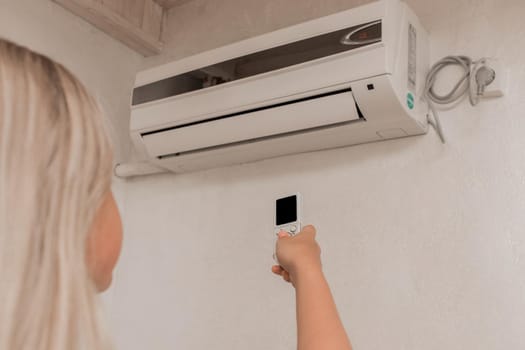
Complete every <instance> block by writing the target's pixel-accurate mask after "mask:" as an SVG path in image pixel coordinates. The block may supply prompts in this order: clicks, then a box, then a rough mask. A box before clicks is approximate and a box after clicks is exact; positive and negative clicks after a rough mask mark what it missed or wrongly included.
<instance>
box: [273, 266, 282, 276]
mask: <svg viewBox="0 0 525 350" xmlns="http://www.w3.org/2000/svg"><path fill="white" fill-rule="evenodd" d="M283 271H284V270H283V268H282V267H280V266H279V265H274V266H272V272H273V273H275V274H276V275H281V274H282V272H283Z"/></svg>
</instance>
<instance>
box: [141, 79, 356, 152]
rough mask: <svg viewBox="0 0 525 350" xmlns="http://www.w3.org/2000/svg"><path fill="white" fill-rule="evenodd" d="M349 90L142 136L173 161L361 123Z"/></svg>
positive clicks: (150, 149) (147, 144) (153, 149)
mask: <svg viewBox="0 0 525 350" xmlns="http://www.w3.org/2000/svg"><path fill="white" fill-rule="evenodd" d="M359 120H360V116H359V113H358V110H357V107H356V102H355V100H354V98H353V95H352V92H351V91H349V89H345V90H343V91H339V92H336V93H330V94H326V96H317V97H316V98H311V99H306V100H304V99H301V100H299V101H295V102H291V103H286V104H281V105H278V106H273V107H271V108H262V109H259V110H255V111H247V112H246V113H239V114H233V115H226V116H221V117H219V118H213V119H211V120H205V121H201V122H198V123H193V124H189V125H182V126H178V127H174V128H167V129H161V130H158V131H153V132H147V133H144V134H143V135H142V139H143V142H144V145H145V147H146V150H147V152H148V153H149V155H150V156H152V157H169V156H172V155H180V154H185V153H190V152H199V151H202V150H209V149H210V148H217V147H224V146H226V145H232V144H238V143H240V142H250V141H251V140H254V139H257V140H261V139H264V138H268V137H272V136H281V135H285V134H291V133H295V132H304V131H308V130H313V129H316V128H323V127H327V126H331V125H340V124H342V123H348V122H353V121H359Z"/></svg>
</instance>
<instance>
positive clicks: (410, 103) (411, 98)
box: [407, 92, 414, 109]
mask: <svg viewBox="0 0 525 350" xmlns="http://www.w3.org/2000/svg"><path fill="white" fill-rule="evenodd" d="M407 106H408V108H410V109H414V95H413V94H412V93H411V92H409V93H408V94H407Z"/></svg>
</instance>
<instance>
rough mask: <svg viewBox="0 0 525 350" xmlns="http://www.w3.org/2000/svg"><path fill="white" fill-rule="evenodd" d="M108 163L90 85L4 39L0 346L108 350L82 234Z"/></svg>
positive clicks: (103, 188) (0, 349)
mask: <svg viewBox="0 0 525 350" xmlns="http://www.w3.org/2000/svg"><path fill="white" fill-rule="evenodd" d="M111 169H112V151H111V147H110V144H109V142H108V138H107V136H106V132H105V126H104V121H103V116H102V114H101V112H100V109H99V108H98V105H97V103H96V102H95V101H94V99H93V98H92V97H91V96H90V95H89V94H88V92H87V91H86V89H85V87H84V86H83V85H82V84H81V83H80V82H79V81H78V80H77V79H76V78H75V77H74V76H73V75H72V74H71V73H70V72H69V71H68V70H66V69H65V68H64V67H63V66H61V65H59V64H57V63H55V62H53V61H52V60H50V59H49V58H47V57H44V56H42V55H39V54H37V53H34V52H32V51H30V50H28V49H26V48H22V47H20V46H17V45H15V44H13V43H10V42H7V41H5V40H2V39H0V350H51V349H53V350H65V349H67V350H77V349H89V350H95V349H96V350H106V349H108V348H110V346H109V343H108V341H107V338H106V336H105V334H104V331H103V329H102V327H101V326H100V322H99V309H98V303H97V299H96V293H95V286H94V285H93V283H92V281H91V279H90V278H89V271H88V268H87V264H86V239H87V235H88V232H89V230H90V226H91V224H92V222H93V219H94V216H95V213H96V211H97V209H98V208H99V206H100V205H101V203H102V200H103V198H104V195H105V194H106V193H107V191H108V190H109V188H110V181H111Z"/></svg>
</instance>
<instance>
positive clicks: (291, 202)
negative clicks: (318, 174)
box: [275, 196, 297, 226]
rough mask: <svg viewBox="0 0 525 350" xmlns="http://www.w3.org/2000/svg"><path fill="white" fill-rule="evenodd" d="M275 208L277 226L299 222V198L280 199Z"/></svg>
mask: <svg viewBox="0 0 525 350" xmlns="http://www.w3.org/2000/svg"><path fill="white" fill-rule="evenodd" d="M275 207H276V215H275V218H276V220H275V224H276V225H277V226H280V225H284V224H288V223H291V222H294V221H297V196H290V197H285V198H280V199H278V200H277V201H276V206H275Z"/></svg>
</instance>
